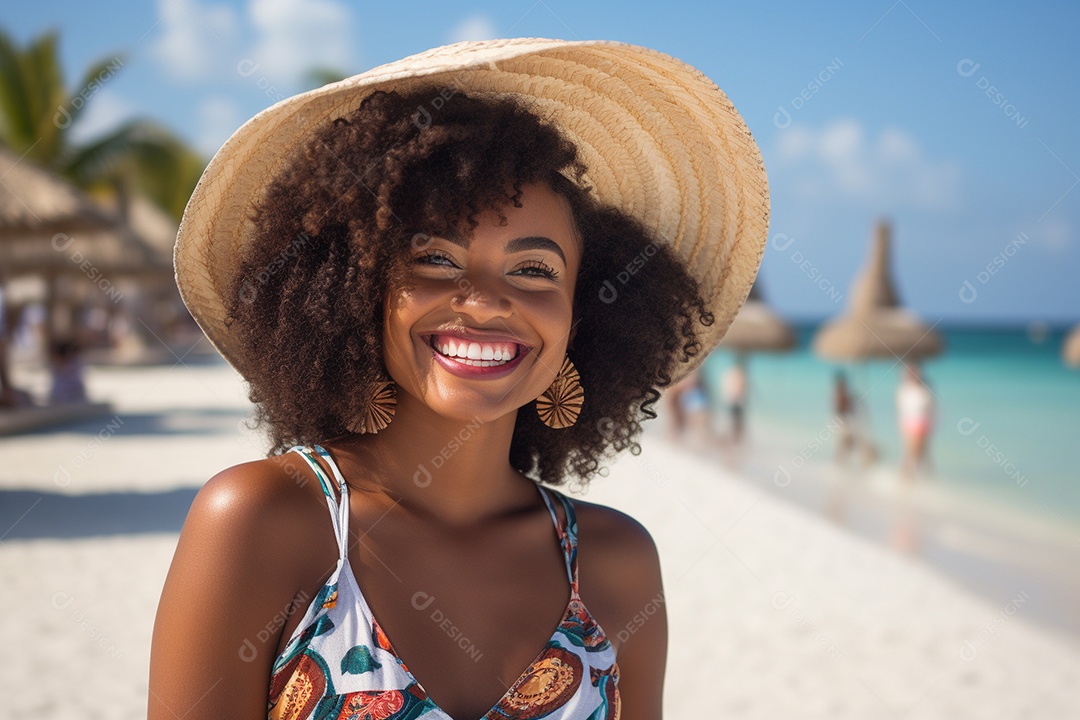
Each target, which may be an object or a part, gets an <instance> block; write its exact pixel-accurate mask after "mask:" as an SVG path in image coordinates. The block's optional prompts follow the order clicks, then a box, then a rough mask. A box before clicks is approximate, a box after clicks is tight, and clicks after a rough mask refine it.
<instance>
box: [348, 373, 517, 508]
mask: <svg viewBox="0 0 1080 720" xmlns="http://www.w3.org/2000/svg"><path fill="white" fill-rule="evenodd" d="M516 420H517V414H516V413H509V414H507V415H504V416H503V417H500V418H495V419H482V418H480V417H479V416H473V417H471V418H446V417H443V416H440V415H437V414H436V413H434V412H432V411H431V410H430V408H428V407H427V406H426V405H425V404H424V403H423V402H421V401H418V400H416V399H415V398H412V397H411V396H408V395H406V394H404V393H399V394H398V405H397V408H396V411H395V415H394V419H393V420H392V421H391V423H390V425H389V426H387V427H386V428H384V429H383V430H380V431H379V432H378V433H376V434H372V435H353V436H348V437H346V438H341V439H338V440H336V441H334V442H331V443H327V445H328V447H329V448H330V450H331V451H332V452H334V456H335V458H336V459H337V460H338V461H339V466H340V468H341V471H342V473H343V474H344V476H345V479H346V480H347V481H348V483H349V486H350V488H351V489H354V490H357V491H359V492H361V493H371V494H374V495H377V496H378V495H381V496H383V497H385V498H386V499H387V504H388V505H391V504H397V505H399V506H400V507H401V509H402V510H404V511H406V512H408V513H411V514H413V515H415V516H416V517H418V518H419V519H421V520H424V521H425V522H433V523H437V524H444V525H446V526H448V527H459V528H464V527H468V526H475V525H478V524H481V523H483V522H484V521H485V520H486V519H488V518H491V517H494V516H497V515H500V514H503V513H506V512H508V511H511V510H513V509H516V508H520V507H521V505H522V504H523V503H528V502H530V501H535V499H536V497H537V494H536V490H535V489H534V488H532V487H531V485H532V484H533V481H532V480H530V479H529V478H527V477H525V476H523V475H522V474H521V473H519V472H517V471H516V470H515V469H514V468H513V467H512V466H511V465H510V461H509V456H510V442H511V439H512V437H513V432H514V425H515V423H516Z"/></svg>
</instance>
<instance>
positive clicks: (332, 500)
mask: <svg viewBox="0 0 1080 720" xmlns="http://www.w3.org/2000/svg"><path fill="white" fill-rule="evenodd" d="M289 451H290V452H295V453H296V454H297V455H299V456H300V457H302V458H304V460H306V461H307V464H308V465H310V466H311V469H312V470H313V471H314V472H315V477H317V478H318V479H319V484H320V485H321V486H322V491H323V495H325V496H326V504H327V506H328V507H329V508H330V520H331V522H332V523H333V525H334V537H335V538H336V539H337V543H338V559H340V560H341V561H342V562H346V561H347V560H348V556H349V555H348V548H349V542H348V540H349V486H348V485H347V484H346V483H345V478H343V477H342V476H341V471H340V470H338V466H337V464H336V463H335V462H334V458H333V457H331V456H330V453H329V452H327V451H326V449H325V448H323V447H322V446H320V445H315V446H313V447H308V446H306V445H297V446H295V447H293V448H291V449H290V450H289ZM313 452H314V453H317V454H318V455H319V457H321V458H323V459H324V460H326V464H327V465H329V466H330V470H331V472H333V474H334V480H335V481H336V482H337V486H338V493H337V494H335V493H334V491H333V490H332V489H331V483H330V479H329V478H328V477H327V476H326V472H325V471H324V470H323V469H322V466H321V465H319V463H318V461H317V460H315V457H314V455H313V454H312V453H313ZM338 496H340V498H341V500H340V501H339V500H338Z"/></svg>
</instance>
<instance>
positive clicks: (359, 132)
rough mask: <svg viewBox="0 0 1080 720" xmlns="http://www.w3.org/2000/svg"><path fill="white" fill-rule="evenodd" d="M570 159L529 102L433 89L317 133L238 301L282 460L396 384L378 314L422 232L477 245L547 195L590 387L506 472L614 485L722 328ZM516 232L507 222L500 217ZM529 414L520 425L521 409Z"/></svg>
mask: <svg viewBox="0 0 1080 720" xmlns="http://www.w3.org/2000/svg"><path fill="white" fill-rule="evenodd" d="M586 170H587V168H585V167H584V165H583V164H582V163H581V161H580V159H579V158H578V154H577V150H576V148H575V146H574V145H573V144H572V143H570V142H569V141H567V140H566V139H565V138H564V137H563V136H562V135H561V134H560V133H559V132H558V130H557V128H555V127H554V126H553V125H551V124H549V123H546V122H544V121H543V120H542V119H541V118H540V117H538V116H537V115H536V114H534V113H533V112H532V111H530V109H529V108H528V107H526V106H525V105H523V104H522V101H519V100H515V99H510V98H498V99H492V98H481V97H472V96H468V95H467V94H465V93H464V92H461V91H455V89H454V88H449V89H448V88H446V87H445V86H443V87H434V86H427V87H423V88H421V89H419V90H412V91H409V92H406V93H397V92H389V93H388V92H383V91H377V92H375V93H373V94H371V95H369V96H368V97H367V98H365V99H364V100H363V102H362V103H361V104H360V106H359V108H357V109H356V110H355V111H353V112H351V113H348V114H347V116H346V117H339V118H337V119H335V120H334V121H333V122H332V123H329V124H328V125H327V126H326V127H325V128H323V129H321V131H319V132H318V133H317V134H316V135H315V136H314V137H313V138H312V140H311V141H310V142H309V143H308V144H307V145H306V146H305V147H303V148H301V149H299V151H298V152H297V153H296V155H295V156H294V157H292V158H291V162H290V163H289V164H288V167H287V169H285V170H284V171H282V172H281V173H280V174H279V175H278V176H277V177H276V178H275V179H274V181H273V182H272V183H271V184H270V186H269V187H268V190H267V192H266V194H265V196H264V197H263V198H262V200H261V201H260V202H259V203H258V204H257V206H256V208H255V210H254V212H253V213H252V215H251V218H250V219H251V221H252V222H253V223H254V227H255V239H254V242H253V243H251V244H250V249H249V250H248V251H247V252H246V255H245V256H244V257H243V258H242V269H241V272H240V273H239V274H238V278H239V279H238V280H237V281H236V282H235V283H234V286H233V287H232V288H231V292H230V294H229V296H228V297H227V305H228V311H229V318H228V322H229V323H230V326H231V328H232V330H233V332H235V333H236V334H237V336H238V340H239V347H240V348H241V349H240V354H241V357H240V365H241V366H242V367H243V369H244V375H245V377H246V379H247V381H248V383H249V390H250V398H251V400H252V401H253V402H254V403H255V404H256V417H257V420H258V421H259V423H261V424H263V425H265V426H266V427H267V428H268V430H269V434H270V439H271V444H272V447H271V450H270V453H271V454H274V453H278V452H282V451H283V450H285V449H286V448H288V447H289V446H291V445H293V444H297V443H312V442H321V441H327V440H331V439H333V438H337V437H341V436H343V435H347V434H348V430H347V429H346V428H347V427H348V426H349V425H350V424H351V421H352V420H353V419H354V418H356V417H357V416H358V414H359V413H360V412H362V411H363V409H364V408H365V407H366V404H367V402H368V400H369V399H370V397H371V395H372V393H373V392H374V389H375V385H376V383H377V381H379V380H380V379H383V378H385V370H384V367H385V366H384V364H383V348H382V330H383V328H382V324H383V316H382V308H383V303H384V302H385V300H386V298H387V296H388V289H389V288H392V287H396V286H397V285H398V284H399V283H401V282H404V281H406V279H407V276H408V272H409V269H408V264H407V263H408V260H409V259H410V258H411V253H410V250H411V249H413V245H414V238H415V237H416V236H417V234H420V233H424V234H439V233H442V232H447V231H461V230H462V229H464V228H468V229H469V230H471V229H472V228H475V227H476V225H477V224H478V222H477V220H476V216H477V215H478V214H480V213H482V212H484V211H486V210H494V211H496V212H498V213H499V214H500V215H502V213H501V210H502V208H505V207H506V206H507V204H508V203H513V204H514V205H515V206H518V207H520V202H519V198H520V196H521V187H522V185H524V184H529V183H538V182H539V183H547V185H548V186H549V187H550V188H551V189H552V190H553V191H555V192H557V193H559V194H560V195H562V196H564V197H565V198H566V199H567V200H568V201H569V203H570V207H571V210H572V212H573V216H574V220H575V223H576V225H577V228H578V230H579V231H580V234H581V237H582V239H583V251H582V259H581V266H580V270H579V274H578V277H577V284H576V288H575V296H574V303H573V313H574V321H575V324H576V329H575V333H574V335H573V337H572V340H571V342H570V344H569V345H568V348H567V354H568V355H569V356H570V359H571V361H572V362H573V363H574V365H575V366H576V367H577V369H578V372H579V374H580V376H581V383H582V386H583V387H584V388H585V403H584V406H583V407H582V410H581V414H580V416H579V417H578V420H577V422H576V423H575V424H574V425H573V426H571V427H569V428H563V429H557V430H556V429H552V428H549V427H547V426H545V425H544V424H543V423H542V422H541V421H540V420H539V418H538V416H537V414H536V411H535V408H534V407H533V403H530V404H529V405H526V406H525V407H524V408H522V409H519V411H518V416H517V423H516V426H515V429H514V435H513V440H512V442H511V446H510V458H509V460H510V463H511V465H512V466H513V467H514V468H516V469H517V470H519V471H520V472H522V473H524V474H526V475H528V476H529V477H532V478H533V479H535V480H540V481H542V482H545V483H548V484H551V485H564V484H565V483H566V481H567V478H568V476H576V477H577V478H578V480H579V481H580V482H582V483H585V482H587V481H588V480H589V479H590V478H591V476H593V475H594V474H595V473H599V474H602V475H603V474H606V473H607V469H606V468H604V467H602V465H601V461H602V460H604V459H605V457H609V456H613V455H614V454H615V453H617V452H619V451H621V450H624V449H627V448H629V449H630V450H631V452H632V453H634V454H638V453H640V451H641V448H640V446H639V445H638V443H637V440H636V438H637V437H638V436H639V434H640V432H641V422H642V420H644V419H646V418H655V417H656V413H655V412H654V411H653V408H652V406H653V405H654V404H655V402H656V401H657V400H658V399H659V396H660V393H659V390H658V389H659V388H662V387H665V386H667V385H670V384H671V380H672V377H671V374H670V372H671V368H672V364H673V362H675V361H676V359H679V360H681V361H686V360H688V359H689V358H690V357H691V356H693V355H696V354H698V353H699V352H700V351H701V344H700V342H699V340H698V339H697V334H696V332H695V328H696V326H697V324H698V323H701V324H704V325H710V324H712V323H713V321H714V318H713V316H712V314H711V313H709V312H708V309H707V307H706V305H705V301H704V300H703V298H702V296H701V292H700V288H699V286H698V284H697V282H696V280H695V279H694V278H693V277H692V276H690V275H689V274H688V272H687V271H686V269H685V267H684V265H683V264H682V263H681V262H680V261H679V259H678V258H677V257H676V256H675V255H674V254H673V253H672V252H671V251H670V250H669V249H668V246H667V245H666V244H665V243H664V242H663V241H662V240H661V239H660V238H656V237H654V236H653V235H652V234H651V233H650V231H649V230H648V229H646V228H645V227H643V226H642V224H641V223H639V222H638V221H637V220H635V219H634V218H631V217H629V216H627V215H625V214H623V213H622V212H621V211H619V210H617V209H615V208H612V207H606V206H602V205H600V204H599V203H598V202H597V201H596V200H595V198H594V196H592V195H591V194H590V193H589V189H588V188H587V187H586V186H585V185H584V180H583V174H584V173H585V172H586ZM503 217H505V216H503ZM523 410H524V411H523Z"/></svg>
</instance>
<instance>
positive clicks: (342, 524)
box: [268, 445, 621, 720]
mask: <svg viewBox="0 0 1080 720" xmlns="http://www.w3.org/2000/svg"><path fill="white" fill-rule="evenodd" d="M292 452H297V453H298V454H300V456H301V457H303V458H304V459H305V460H306V461H307V462H308V464H310V465H311V467H312V469H313V470H314V471H315V474H316V476H317V477H318V479H319V482H320V484H321V485H322V489H323V493H324V494H325V496H326V501H327V505H328V506H329V508H330V517H331V520H332V521H333V524H334V534H335V535H336V537H337V540H338V562H337V567H336V569H335V570H334V572H333V574H332V575H331V576H330V579H329V580H327V581H326V583H325V584H324V585H323V587H322V588H321V589H320V590H319V592H318V593H317V594H316V596H315V599H314V600H312V602H311V604H310V605H309V606H308V608H307V612H306V613H305V614H304V617H303V619H302V620H301V622H300V624H299V625H298V626H297V628H296V630H295V631H294V632H293V634H292V636H291V637H290V639H289V642H288V644H287V645H286V646H285V649H284V650H283V651H282V653H281V655H279V656H278V657H277V658H276V659H275V661H274V666H273V674H272V677H271V682H270V701H269V705H268V717H269V718H270V720H285V719H287V720H307V719H308V718H333V719H335V720H347V719H348V720H412V719H413V718H423V719H424V720H453V719H452V718H451V717H450V716H449V715H448V714H447V713H446V712H445V711H444V710H443V709H442V708H440V707H439V706H438V705H436V704H435V703H434V702H433V701H432V700H431V698H430V697H428V694H427V692H426V691H425V690H424V688H423V687H422V686H421V685H420V683H419V682H417V680H416V678H415V677H413V675H412V673H410V672H409V668H408V667H407V666H406V665H405V663H404V662H403V661H402V659H401V657H400V656H398V654H397V652H396V651H395V650H394V648H393V646H392V645H391V644H390V640H389V639H388V638H387V637H386V633H385V632H383V629H382V628H381V627H380V626H379V623H378V622H377V621H376V620H375V616H374V615H373V614H372V612H371V608H370V607H368V604H367V601H366V600H365V599H364V596H363V594H362V593H361V592H360V587H359V585H358V584H357V581H356V578H355V576H354V575H353V573H352V568H351V566H350V564H349V561H348V555H347V552H346V550H347V538H348V537H349V529H348V528H349V510H348V508H349V502H348V500H349V491H348V486H347V485H346V484H345V480H344V478H342V476H341V472H340V471H339V470H338V467H337V465H336V464H335V463H334V460H333V458H332V457H331V456H330V454H329V453H328V452H327V451H326V450H324V449H323V448H321V447H319V446H318V445H316V446H314V448H309V447H295V448H292ZM314 453H318V455H319V456H320V457H322V458H324V459H325V460H326V463H327V464H328V465H329V467H330V469H331V471H332V472H333V474H334V480H335V481H336V483H337V486H338V488H339V492H340V496H341V501H340V503H339V502H338V501H337V499H336V497H337V496H336V494H335V493H334V492H333V490H332V485H331V482H330V480H329V479H328V478H327V477H326V473H325V472H324V471H323V469H322V467H321V466H320V465H319V464H318V463H317V462H316V460H315V457H314ZM536 486H537V488H538V490H539V492H540V496H541V497H543V499H544V503H545V504H546V505H547V507H548V510H549V511H550V512H551V517H552V520H553V521H554V523H555V528H556V531H557V533H558V538H559V543H560V546H561V548H562V551H563V556H564V559H565V561H566V572H567V577H568V578H569V580H570V602H569V604H568V606H567V608H566V611H565V612H564V613H563V617H562V620H561V621H560V623H559V625H558V627H556V628H555V632H554V633H553V634H552V636H551V639H550V640H548V642H547V644H546V645H545V646H544V648H543V649H542V650H541V651H540V653H539V654H538V655H537V656H536V657H535V658H533V661H532V662H531V663H530V664H529V666H528V667H527V668H525V670H524V672H522V674H521V676H520V677H519V678H518V679H517V680H516V681H515V682H514V683H513V684H512V685H511V686H510V688H509V689H508V690H507V691H506V693H505V694H504V695H503V696H502V698H500V699H499V701H498V702H497V703H496V704H495V707H493V708H491V709H490V710H489V711H488V712H487V713H486V714H485V715H484V717H483V718H481V719H480V720H506V719H508V718H514V719H515V720H519V719H520V720H525V719H526V718H549V719H550V720H617V719H618V717H619V714H620V708H621V701H620V699H619V667H618V665H617V663H616V662H615V648H614V647H613V646H612V645H611V643H610V642H609V641H608V638H607V636H606V635H605V634H604V631H603V630H602V629H601V628H600V625H599V624H598V623H597V622H596V621H595V620H594V619H593V617H592V615H590V614H589V611H588V610H587V609H586V608H585V605H584V603H583V602H582V600H581V597H580V596H579V595H578V581H577V578H578V575H577V520H576V517H575V515H574V506H573V503H572V502H571V500H570V498H568V497H567V496H565V495H564V494H562V493H560V492H559V491H557V490H554V489H553V488H545V487H544V486H543V485H540V484H539V483H536ZM549 495H550V496H554V497H555V498H556V499H557V500H558V501H559V502H561V503H562V505H563V508H564V510H565V516H566V522H565V526H564V524H563V523H561V522H560V521H559V517H558V515H557V514H556V512H555V508H554V505H553V504H552V500H551V498H550V497H549ZM458 720H472V719H471V718H459V719H458Z"/></svg>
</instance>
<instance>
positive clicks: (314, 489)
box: [185, 453, 336, 576]
mask: <svg viewBox="0 0 1080 720" xmlns="http://www.w3.org/2000/svg"><path fill="white" fill-rule="evenodd" d="M187 524H199V525H203V526H211V527H215V528H219V529H220V531H221V532H222V533H227V534H228V535H229V536H230V539H231V540H232V542H231V543H230V545H231V546H232V547H233V548H234V549H235V550H236V551H237V552H244V551H245V549H247V550H250V549H252V548H262V549H263V550H265V551H270V552H273V553H274V554H275V556H276V557H277V558H278V559H279V562H280V565H282V566H285V567H281V568H280V569H281V570H282V571H284V574H285V575H286V576H288V575H291V574H292V573H290V572H288V571H289V570H302V569H303V568H304V567H305V566H307V559H308V558H305V557H302V555H303V552H302V551H304V550H305V549H310V548H311V546H312V542H313V538H319V537H320V536H324V537H323V540H324V541H325V542H323V543H322V545H325V546H326V548H329V549H330V550H331V551H333V552H336V551H335V550H334V548H335V546H336V544H335V539H334V536H333V525H332V524H331V520H330V517H329V511H328V509H327V504H326V501H325V499H324V497H323V492H322V489H321V487H320V485H319V483H318V480H317V479H316V478H315V475H314V474H313V473H312V472H311V470H310V469H309V468H308V467H307V465H306V463H305V462H304V460H303V459H302V458H300V457H298V456H297V455H296V454H295V453H285V454H283V455H276V456H273V457H269V458H264V459H260V460H254V461H250V462H245V463H241V464H238V465H233V466H231V467H228V468H226V469H224V470H222V471H221V472H219V473H217V474H216V475H214V476H213V477H211V478H210V479H209V480H208V481H207V482H206V483H205V484H204V485H203V487H202V488H201V489H200V490H199V492H198V493H197V494H196V496H195V501H194V502H193V503H192V506H191V510H190V511H189V513H188V520H187V521H186V523H185V525H187ZM320 530H321V532H320Z"/></svg>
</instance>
